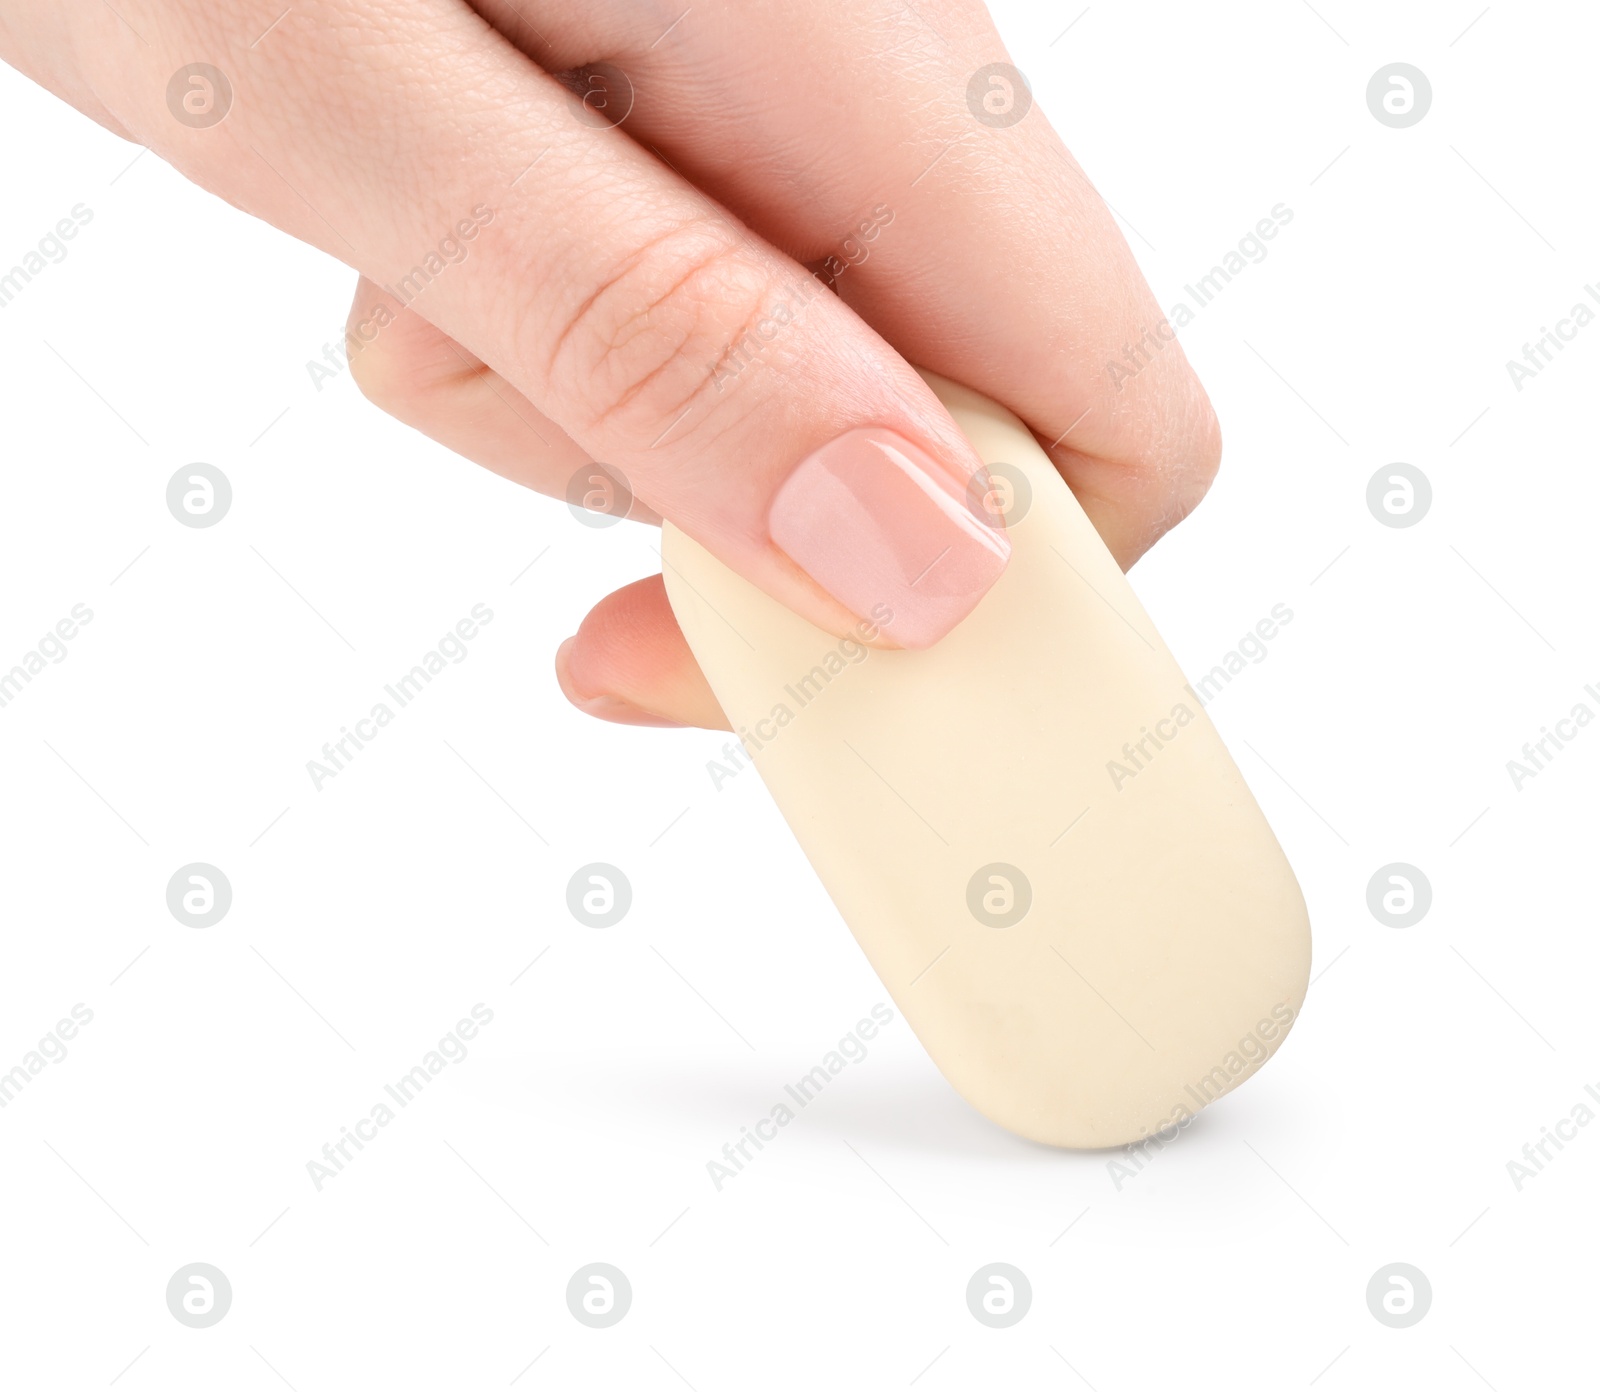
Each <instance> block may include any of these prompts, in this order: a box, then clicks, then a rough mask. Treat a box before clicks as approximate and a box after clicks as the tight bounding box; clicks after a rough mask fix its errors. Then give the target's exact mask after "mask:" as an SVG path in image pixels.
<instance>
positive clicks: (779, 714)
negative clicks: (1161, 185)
mask: <svg viewBox="0 0 1600 1392" xmlns="http://www.w3.org/2000/svg"><path fill="white" fill-rule="evenodd" d="M928 380H929V382H930V384H931V385H932V386H933V387H934V389H935V390H936V391H937V392H938V394H939V396H940V398H941V400H943V402H944V403H945V405H946V406H947V407H948V408H949V409H950V411H951V413H952V414H953V415H954V417H955V419H956V421H957V423H958V424H959V425H960V426H961V428H962V430H964V431H965V432H966V434H967V437H968V438H969V439H970V440H971V441H972V443H973V445H974V447H975V448H976V449H977V451H978V453H979V454H980V455H981V456H982V458H983V459H984V461H985V462H986V463H987V464H989V466H990V468H991V474H992V476H993V478H994V482H995V485H996V489H997V491H998V493H999V496H1000V497H1001V498H1002V499H1004V498H1005V497H1006V496H1007V495H1009V502H1007V503H1005V504H1004V507H1005V512H1006V517H1007V527H1008V531H1009V534H1010V538H1011V543H1012V556H1011V562H1010V565H1009V566H1008V567H1007V569H1006V572H1005V574H1004V575H1003V576H1002V577H1001V578H1000V580H999V582H998V583H997V584H996V585H995V586H994V588H993V589H992V590H991V591H990V592H989V593H988V594H987V595H986V596H985V597H984V598H983V600H982V601H981V602H980V603H979V604H978V606H977V608H976V609H974V610H973V611H972V613H971V614H970V615H969V616H968V617H967V618H966V619H964V620H963V621H962V622H961V623H960V624H959V625H958V626H957V627H956V628H955V629H954V630H953V631H952V632H951V633H950V634H949V635H948V636H946V637H945V638H943V639H942V640H940V641H939V642H938V643H936V644H934V646H932V647H931V648H928V649H926V650H923V651H918V652H910V651H899V650H884V649H869V648H868V647H867V646H866V645H865V644H863V643H862V642H861V641H859V636H858V637H847V638H843V639H841V638H838V637H835V636H833V635H831V634H829V633H826V632H824V631H823V630H821V629H818V628H815V627H813V626H812V625H811V624H810V623H808V622H806V621H805V620H804V619H801V618H799V617H798V616H797V615H795V614H794V613H792V612H791V611H790V610H788V609H786V608H785V607H783V606H782V605H780V604H779V603H778V602H777V601H775V600H773V599H770V598H768V596H767V595H766V594H764V593H763V592H762V591H760V590H758V589H757V588H755V586H753V585H751V584H750V583H749V582H748V581H746V580H744V579H743V578H741V577H740V576H738V575H736V574H734V573H733V572H732V571H730V570H729V569H727V567H725V566H724V565H722V564H721V562H719V561H717V560H716V559H715V558H713V557H712V556H711V555H710V554H709V553H708V552H707V551H706V550H705V549H704V548H702V547H701V546H699V545H698V544H696V543H695V542H693V541H691V540H690V539H689V538H688V537H686V536H685V535H683V533H681V532H679V531H677V530H675V529H674V528H673V527H672V526H670V525H669V526H667V527H666V529H665V535H664V538H663V544H662V557H663V563H664V571H665V576H666V586H667V594H668V596H669V597H670V599H671V602H672V607H673V610H674V612H675V613H676V614H677V616H678V620H679V622H680V623H681V624H682V626H683V631H684V633H685V635H686V636H687V637H688V640H689V644H690V646H691V648H693V650H694V654H695V656H696V658H698V659H699V662H700V665H701V666H702V667H703V668H704V669H705V673H706V676H707V678H708V679H709V680H710V682H711V687H712V689H713V690H714V691H715V692H716V695H717V699H718V700H719V701H721V703H722V708H723V709H724V710H725V711H726V712H727V714H728V717H729V719H730V720H731V721H732V722H733V726H734V729H735V730H737V731H738V732H739V734H740V737H741V739H742V740H743V742H744V744H745V747H746V748H747V749H748V750H749V752H750V754H751V756H752V759H753V761H754V763H755V766H756V767H757V768H758V769H759V770H760V772H761V776H762V778H763V779H764V780H765V782H766V785H767V787H768V788H769V789H770V790H771V793H772V796H773V797H774V799H775V800H776V801H777V804H778V807H779V808H780V809H781V810H782V812H783V815H784V817H785V818H786V819H787V821H788V823H789V825H790V827H791V828H792V829H793V831H794V834H795V836H796V837H797V838H798V839H799V842H800V845H801V847H802V848H803V849H804V850H805V853H806V855H807V857H808V858H809V859H810V861H811V864H812V865H813V866H814V867H815V869H816V871H817V874H818V875H819V876H821V878H822V882H823V884H824V885H825V886H826V887H827V890H828V893H829V894H830V895H831V896H832V898H833V902H834V903H835V904H836V905H837V906H838V909H839V912H840V913H841V914H842V915H843V916H844V920H845V922H846V923H847V924H849V926H850V929H851V931H852V932H853V933H854V934H855V937H856V941H857V942H859V943H860V944H861V948H862V950H863V951H864V952H865V953H866V954H867V958H868V960H869V961H870V962H871V963H872V966H873V969H874V970H875V971H876V972H877V973H878V976H879V977H880V978H881V979H882V981H883V984H884V986H885V987H886V988H887V989H888V991H889V994H890V995H891V997H892V998H893V999H894V1001H895V1003H896V1005H897V1006H898V1007H899V1008H900V1010H901V1012H902V1013H903V1014H904V1016H905V1018H906V1020H907V1022H908V1023H909V1024H910V1026H911V1028H912V1029H913V1030H915V1031H916V1034H917V1037H918V1039H920V1040H921V1041H922V1044H923V1046H924V1047H925V1048H926V1049H927V1051H928V1053H929V1054H930V1055H931V1056H932V1058H933V1061H934V1062H935V1063H936V1064H937V1065H938V1067H939V1069H940V1071H941V1072H942V1073H943V1074H944V1076H945V1077H946V1078H947V1079H949V1081H950V1083H951V1084H952V1085H953V1086H954V1087H955V1089H956V1090H957V1091H958V1092H959V1093H960V1094H961V1095H962V1096H963V1097H965V1098H966V1099H967V1101H968V1102H970V1103H971V1104H972V1105H973V1106H974V1107H976V1108H977V1109H978V1110H979V1111H980V1112H982V1113H983V1114H984V1115H985V1116H987V1117H989V1118H990V1119H991V1120H992V1121H995V1122H997V1123H998V1124H999V1125H1001V1126H1004V1127H1006V1128H1008V1129H1009V1130H1011V1131H1015V1132H1017V1133H1018V1134H1019V1135H1022V1136H1027V1137H1030V1138H1032V1139H1034V1140H1037V1141H1044V1142H1047V1143H1048V1144H1051V1145H1058V1146H1074V1147H1083V1148H1088V1147H1095V1146H1109V1145H1116V1144H1122V1143H1126V1142H1129V1141H1137V1140H1140V1139H1141V1138H1143V1137H1144V1136H1146V1135H1149V1134H1152V1133H1154V1132H1156V1131H1158V1130H1161V1129H1163V1128H1170V1127H1171V1126H1174V1125H1182V1124H1184V1123H1185V1122H1186V1121H1187V1120H1188V1118H1189V1117H1190V1116H1192V1115H1193V1114H1194V1113H1196V1112H1197V1111H1199V1109H1200V1108H1201V1107H1202V1106H1204V1105H1205V1104H1206V1103H1207V1102H1209V1101H1213V1100H1215V1099H1216V1098H1217V1097H1218V1096H1220V1095H1221V1094H1222V1093H1224V1092H1226V1091H1228V1090H1229V1089H1231V1088H1232V1087H1234V1086H1235V1085H1236V1084H1238V1083H1239V1082H1240V1081H1241V1080H1242V1079H1243V1078H1245V1077H1246V1076H1248V1075H1249V1074H1250V1073H1252V1072H1254V1071H1255V1069H1256V1068H1258V1067H1259V1066H1260V1065H1261V1063H1262V1061H1263V1060H1264V1059H1265V1058H1267V1057H1268V1056H1269V1055H1271V1054H1272V1053H1273V1052H1274V1051H1275V1050H1276V1049H1277V1047H1278V1045H1279V1044H1280V1043H1281V1042H1282V1040H1283V1037H1284V1035H1285V1034H1286V1033H1287V1032H1288V1029H1289V1026H1290V1024H1291V1023H1292V1022H1293V1020H1294V1018H1295V1017H1296V1016H1297V1015H1298V1013H1299V1010H1300V1004H1301V1001H1302V1000H1303V999H1304V996H1305V990H1306V978H1307V975H1308V969H1309V966H1310V957H1311V937H1310V930H1309V925H1308V923H1307V919H1306V909H1305V902H1304V900H1303V899H1302V897H1301V894H1300V887H1299V885H1298V884H1297V883H1296V882H1295V877H1294V873H1293V872H1292V871H1291V870H1290V868H1289V865H1288V862H1287V861H1286V860H1285V859H1284V855H1283V852H1282V850H1281V849H1280V848H1279V846H1278V843H1277V841H1276V839H1275V838H1274V837H1273V834H1272V830H1271V828H1270V827H1269V826H1268V825H1267V822H1266V819H1265V818H1264V817H1263V816H1262V814H1261V810H1260V808H1258V807H1257V806H1256V803H1255V799H1254V798H1252V797H1251V795H1250V790H1249V788H1247V787H1246V786H1245V782H1244V779H1243V778H1242V777H1241V776H1240V773H1239V770H1238V769H1237V768H1236V767H1235V766H1234V763H1233V760H1232V759H1231V758H1230V757H1229V755H1228V751H1227V749H1226V748H1224V746H1223V743H1222V740H1221V738H1220V737H1219V736H1218V734H1217V732H1216V730H1215V729H1214V728H1213V726H1212V724H1211V721H1210V720H1209V719H1208V718H1207V716H1206V714H1205V711H1204V710H1203V709H1202V707H1201V703H1200V701H1199V700H1198V699H1197V698H1196V696H1195V694H1194V693H1193V691H1191V689H1190V688H1189V686H1188V684H1187V683H1186V682H1185V680H1184V676H1183V673H1182V672H1181V671H1180V670H1179V669H1178V665H1177V663H1176V662H1175V661H1174V660H1173V658H1172V655H1171V654H1170V653H1169V652H1168V651H1167V649H1166V646H1165V645H1164V644H1163V643H1162V641H1161V637H1160V635H1159V634H1157V632H1156V631H1155V629H1154V627H1153V626H1152V625H1151V623H1150V620H1149V618H1148V617H1147V616H1146V614H1145V612H1144V610H1143V609H1142V608H1141V607H1140V605H1139V601H1138V599H1137V598H1135V596H1134V593H1133V590H1132V589H1131V588H1130V587H1129V585H1128V582H1127V580H1126V579H1125V578H1124V576H1123V574H1122V572H1121V570H1120V569H1119V568H1118V566H1117V564H1116V562H1115V561H1114V560H1113V559H1112V557H1111V555H1110V553H1109V552H1108V551H1107V550H1106V548H1105V545H1104V544H1103V543H1102V542H1101V540H1100V538H1099V536H1098V535H1097V534H1096V533H1095V530H1094V528H1093V527H1092V526H1091V525H1090V523H1089V520H1088V519H1087V517H1085V515H1084V513H1083V510H1082V509H1081V508H1080V507H1079V506H1078V502H1077V500H1076V499H1075V498H1074V497H1073V495H1072V493H1071V491H1070V490H1069V489H1068V488H1067V486H1066V485H1065V484H1064V483H1063V482H1062V480H1061V478H1060V476H1059V475H1058V474H1057V473H1056V471H1055V468H1054V466H1053V465H1052V464H1051V463H1050V461H1049V460H1048V459H1047V458H1046V456H1045V454H1044V452H1043V451H1042V450H1041V449H1040V448H1039V446H1038V444H1037V443H1036V442H1035V441H1034V438H1033V436H1032V435H1031V434H1030V433H1029V432H1028V430H1027V429H1026V428H1025V427H1024V426H1023V425H1022V424H1021V422H1020V421H1018V420H1017V419H1016V417H1014V416H1012V415H1011V414H1010V413H1009V412H1008V411H1005V410H1003V409H1002V408H1000V407H999V406H996V405H995V404H994V403H992V402H990V401H988V400H986V399H985V398H983V397H981V396H979V395H977V394H976V393H974V392H971V391H969V390H967V389H966V388H964V387H960V386H956V385H955V384H953V383H949V382H945V381H943V380H941V379H938V378H934V377H932V376H929V377H928ZM876 617H877V622H879V623H881V622H883V621H884V619H885V616H884V615H881V614H880V615H878V616H876ZM873 632H874V628H873V619H872V616H868V620H867V623H866V625H865V626H864V627H863V628H862V630H860V633H861V635H864V636H867V637H871V636H872V635H873ZM775 892H776V891H775Z"/></svg>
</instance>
